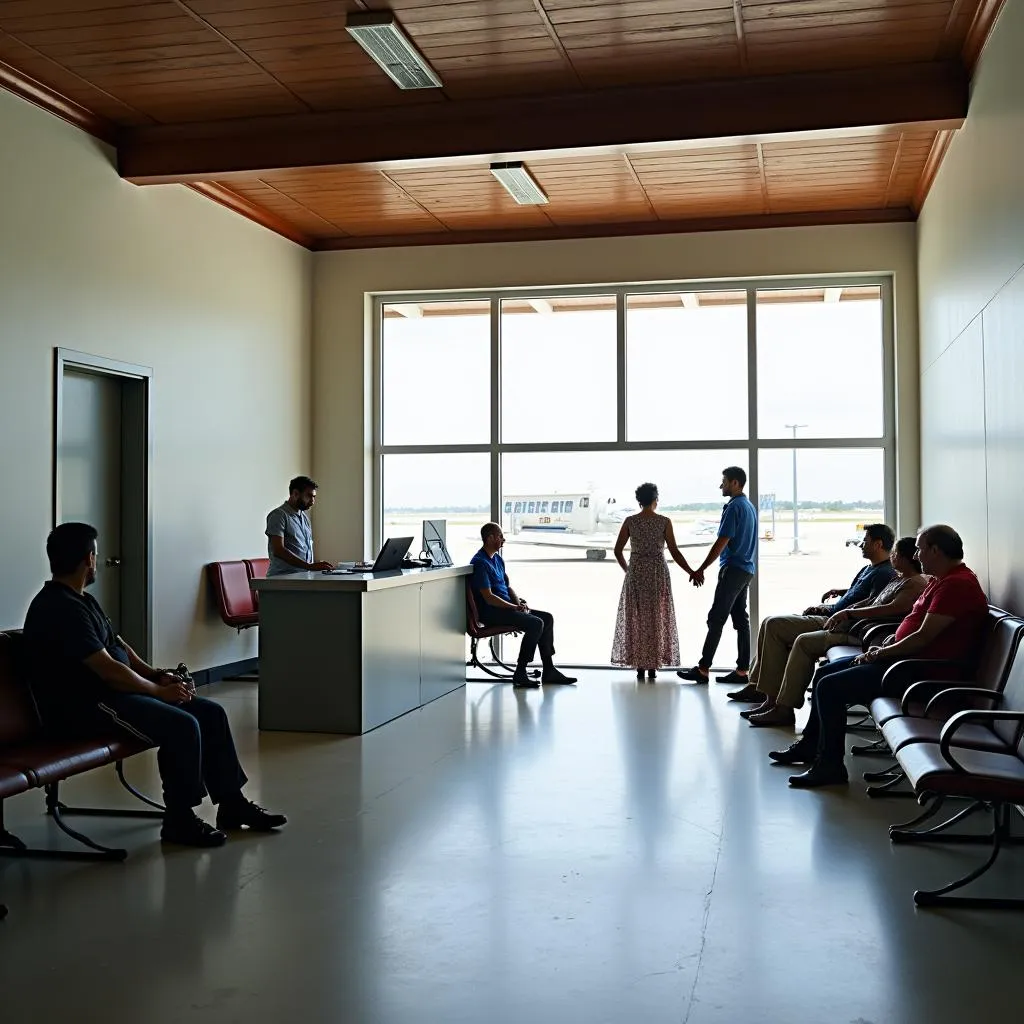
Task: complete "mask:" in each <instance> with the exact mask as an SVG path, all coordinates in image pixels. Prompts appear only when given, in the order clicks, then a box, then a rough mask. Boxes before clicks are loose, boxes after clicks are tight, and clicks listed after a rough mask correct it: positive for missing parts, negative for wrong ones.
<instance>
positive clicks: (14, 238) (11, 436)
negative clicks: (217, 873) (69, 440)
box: [0, 90, 312, 669]
mask: <svg viewBox="0 0 1024 1024" xmlns="http://www.w3.org/2000/svg"><path fill="white" fill-rule="evenodd" d="M0 138H2V139H3V143H2V145H0V360H2V363H0V480H2V481H3V494H4V507H5V516H4V520H5V524H4V531H3V556H2V565H3V570H2V572H0V627H4V626H13V625H20V624H21V622H22V620H23V617H24V612H25V608H26V606H27V605H28V602H29V600H30V599H31V597H32V595H33V594H34V593H35V591H36V590H37V589H38V588H39V586H40V584H41V582H42V580H43V579H44V577H45V575H46V573H47V571H46V560H45V555H44V551H43V542H44V540H45V537H46V532H47V530H48V529H49V525H50V516H51V501H52V486H51V467H52V420H53V396H52V390H53V388H52V378H53V349H54V347H55V346H61V347H66V348H72V349H77V350H81V351H84V352H88V353H92V354H94V355H99V356H105V357H108V358H111V359H118V360H123V361H125V362H131V363H138V364H143V365H146V366H150V367H152V368H153V371H154V376H153V462H152V467H151V472H152V496H153V538H154V552H153V555H154V613H155V623H154V655H155V657H156V659H157V660H158V661H160V662H162V663H172V664H173V663H176V662H177V661H178V659H184V660H185V661H186V662H187V663H188V664H189V665H190V667H193V668H196V669H200V668H205V667H209V666H211V665H216V664H224V663H227V662H231V661H237V660H240V659H243V658H248V657H252V656H254V654H255V644H256V637H255V633H254V631H249V633H248V634H243V635H242V636H241V637H239V636H238V635H237V634H236V633H235V632H234V631H233V630H230V629H228V627H226V626H224V625H223V624H222V623H221V622H220V620H219V619H218V618H217V617H216V615H215V613H214V612H213V611H212V609H211V608H210V607H209V606H208V601H207V591H206V587H205V582H204V573H203V565H204V564H205V563H206V562H208V561H211V560H215V559H224V558H240V557H243V556H247V555H258V554H261V553H264V552H265V540H264V539H263V526H264V523H263V519H264V516H265V514H266V512H267V510H268V509H269V508H270V507H271V506H273V505H274V504H277V503H279V502H280V501H281V500H282V499H283V498H284V497H285V490H286V484H287V480H288V478H289V476H290V475H292V474H294V473H296V472H302V471H304V470H305V469H306V467H307V465H308V457H309V413H308V408H309V348H310V345H309V330H310V294H309V282H310V276H311V275H310V262H311V259H312V257H311V256H310V254H309V253H307V252H305V251H304V250H302V249H300V248H299V247H298V246H295V245H293V244H291V243H290V242H287V241H285V240H283V239H281V238H279V237H277V236H276V235H273V234H271V233H270V232H268V231H265V230H263V229H262V228H259V227H257V226H256V225H254V224H251V223H249V222H247V221H245V220H243V219H242V218H240V217H238V216H237V215H234V214H232V213H229V212H228V211H227V210H224V209H222V208H220V207H218V206H217V205H215V204H213V203H211V202H209V201H208V200H205V199H203V198H201V197H200V196H198V195H197V194H195V193H193V192H191V191H190V190H188V189H186V188H184V187H181V186H163V187H158V188H148V189H139V188H135V187H134V186H132V185H129V184H126V183H125V182H123V181H121V180H120V179H119V178H118V177H117V174H116V172H115V170H114V168H113V167H112V163H111V154H110V152H109V151H108V150H107V149H106V148H105V147H103V146H102V145H100V144H99V143H97V142H96V141H95V140H93V139H91V138H89V137H88V136H86V135H84V134H83V133H81V132H79V131H77V130H76V129H74V128H71V127H70V126H68V125H66V124H65V123H64V122H62V121H60V120H58V119H57V118H55V117H52V116H50V115H49V114H46V113H43V112H42V111H40V110H37V109H36V108H34V107H31V106H30V105H28V104H27V103H24V102H23V101H22V100H20V99H17V98H16V97H14V96H12V95H10V94H8V93H5V92H3V91H2V90H0Z"/></svg>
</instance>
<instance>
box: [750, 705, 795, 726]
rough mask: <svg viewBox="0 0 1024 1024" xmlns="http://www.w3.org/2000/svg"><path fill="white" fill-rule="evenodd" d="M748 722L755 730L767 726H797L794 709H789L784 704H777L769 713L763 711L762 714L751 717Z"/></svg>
mask: <svg viewBox="0 0 1024 1024" xmlns="http://www.w3.org/2000/svg"><path fill="white" fill-rule="evenodd" d="M747 721H748V722H750V724H751V725H752V726H754V728H755V729H758V728H760V727H761V726H765V725H796V712H794V711H793V709H792V708H787V707H785V706H784V705H782V704H776V705H775V707H773V708H771V709H769V710H768V711H762V712H761V713H760V714H757V715H751V716H750V717H749V718H748V719H747Z"/></svg>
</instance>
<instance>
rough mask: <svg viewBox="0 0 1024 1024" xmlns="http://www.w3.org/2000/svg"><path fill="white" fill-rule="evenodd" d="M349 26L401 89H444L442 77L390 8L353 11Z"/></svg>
mask: <svg viewBox="0 0 1024 1024" xmlns="http://www.w3.org/2000/svg"><path fill="white" fill-rule="evenodd" d="M345 29H346V31H347V32H348V34H349V35H350V36H351V37H352V38H353V39H354V40H355V41H356V42H357V43H358V44H359V45H360V46H361V47H362V48H363V49H364V50H365V51H366V52H367V53H368V54H369V55H370V57H371V59H372V60H374V61H375V62H376V63H377V64H379V65H380V66H381V68H382V69H383V71H384V73H385V74H386V75H387V76H388V77H389V78H390V79H391V80H392V81H393V82H394V83H395V85H397V86H398V88H399V89H440V88H441V79H440V78H438V77H437V74H436V73H435V72H434V69H433V68H432V67H431V66H430V65H429V64H428V63H427V62H426V61H425V60H424V59H423V57H422V55H421V54H420V52H419V51H418V50H417V49H416V47H415V46H413V44H412V41H411V40H410V39H409V37H408V36H407V35H406V34H405V33H404V32H403V31H402V29H401V26H399V24H398V22H397V21H395V16H394V15H393V14H392V13H391V12H390V11H365V12H360V13H358V14H350V15H349V16H348V17H347V18H346V19H345Z"/></svg>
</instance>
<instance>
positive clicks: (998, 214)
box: [918, 3, 1024, 612]
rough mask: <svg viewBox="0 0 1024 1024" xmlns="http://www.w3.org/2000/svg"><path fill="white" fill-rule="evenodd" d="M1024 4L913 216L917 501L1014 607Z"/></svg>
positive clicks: (1022, 604) (980, 74) (1023, 275)
mask: <svg viewBox="0 0 1024 1024" xmlns="http://www.w3.org/2000/svg"><path fill="white" fill-rule="evenodd" d="M1022 50H1024V4H1019V3H1017V4H1012V3H1010V4H1006V5H1005V7H1004V8H1003V12H1002V14H1001V15H1000V17H999V20H998V22H997V24H996V27H995V30H994V32H993V34H992V36H991V37H990V40H989V43H988V45H987V47H986V48H985V51H984V53H983V55H982V60H981V63H980V65H979V67H978V71H977V74H976V77H975V81H974V85H973V87H972V95H971V106H970V112H969V114H968V118H967V123H966V125H965V126H964V128H963V129H962V130H961V131H960V132H959V133H958V134H957V137H956V138H955V139H954V141H953V144H952V146H951V147H950V149H949V152H948V153H947V155H946V158H945V160H944V161H943V164H942V167H941V169H940V171H939V174H938V177H937V179H936V182H935V185H934V186H933V188H932V191H931V194H930V195H929V197H928V200H927V202H926V203H925V207H924V210H923V211H922V215H921V219H920V221H919V224H918V241H919V275H920V307H921V431H922V439H921V446H922V463H921V473H922V508H923V515H924V519H925V520H929V521H931V520H943V521H948V522H950V523H952V524H953V525H954V526H956V527H957V529H959V530H960V531H961V533H962V534H963V536H964V543H965V548H966V555H967V559H968V562H969V564H971V565H972V566H973V567H974V568H975V569H976V571H978V573H979V575H981V576H983V577H984V579H985V582H986V583H987V586H988V589H989V596H990V599H991V600H993V601H995V602H996V603H999V604H1003V605H1006V606H1008V607H1010V608H1013V609H1014V610H1016V611H1018V612H1019V611H1021V610H1022V609H1024V592H1022V585H1021V582H1020V581H1021V580H1022V579H1024V534H1022V531H1021V528H1020V506H1021V500H1020V479H1021V476H1022V472H1024V455H1022V447H1021V440H1022V438H1024V402H1022V401H1021V397H1020V396H1021V381H1024V64H1022V63H1021V60H1020V54H1021V52H1022Z"/></svg>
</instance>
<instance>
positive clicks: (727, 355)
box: [626, 291, 747, 441]
mask: <svg viewBox="0 0 1024 1024" xmlns="http://www.w3.org/2000/svg"><path fill="white" fill-rule="evenodd" d="M626 345H627V348H626V352H627V356H626V410H627V413H626V416H627V418H626V423H627V427H626V436H627V437H628V439H629V440H630V441H687V440H701V441H706V440H711V439H713V438H720V437H721V438H745V437H746V436H747V391H746V382H747V293H746V292H745V291H719V292H681V293H680V292H676V293H671V294H667V295H664V294H663V295H647V294H642V295H628V296H627V297H626ZM736 385H738V387H737V386H736Z"/></svg>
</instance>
